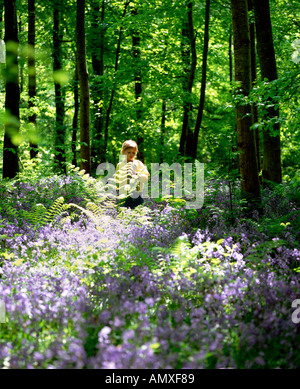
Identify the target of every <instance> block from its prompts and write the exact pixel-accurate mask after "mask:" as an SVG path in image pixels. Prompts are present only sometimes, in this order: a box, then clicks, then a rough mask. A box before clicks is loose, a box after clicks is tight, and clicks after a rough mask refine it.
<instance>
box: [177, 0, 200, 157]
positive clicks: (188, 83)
mask: <svg viewBox="0 0 300 389" xmlns="http://www.w3.org/2000/svg"><path fill="white" fill-rule="evenodd" d="M186 7H187V15H186V16H185V20H184V22H183V29H182V43H181V47H182V50H181V54H182V60H183V64H184V65H183V66H184V78H183V96H184V97H183V100H184V102H183V121H182V129H181V137H180V145H179V153H180V154H181V155H182V156H184V155H187V154H188V155H191V153H190V147H189V146H190V144H191V138H192V131H191V123H190V115H191V110H192V102H191V93H192V88H193V84H194V79H195V71H196V65H197V53H196V36H195V32H194V22H193V2H192V1H189V0H188V2H187V4H186ZM187 146H188V147H187Z"/></svg>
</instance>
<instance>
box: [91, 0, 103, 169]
mask: <svg viewBox="0 0 300 389" xmlns="http://www.w3.org/2000/svg"><path fill="white" fill-rule="evenodd" d="M104 14H105V1H104V0H103V1H102V4H101V8H100V6H99V4H98V2H93V3H92V17H93V21H92V28H93V31H94V32H96V34H95V35H93V37H92V66H93V71H94V74H96V75H97V76H99V82H97V84H96V85H95V88H94V89H95V90H94V91H92V95H93V100H94V112H93V117H94V118H95V119H94V123H93V137H92V142H91V163H92V169H93V170H95V169H96V167H97V164H99V163H100V162H104V161H105V154H104V115H105V109H104V104H103V103H104V92H103V75H104V35H105V27H104ZM105 149H106V148H105Z"/></svg>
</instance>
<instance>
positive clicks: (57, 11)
mask: <svg viewBox="0 0 300 389" xmlns="http://www.w3.org/2000/svg"><path fill="white" fill-rule="evenodd" d="M61 5H62V1H61V2H59V1H58V0H55V2H54V4H53V6H54V8H53V73H54V75H55V72H57V71H59V70H61V69H62V54H61V42H62V30H61V28H60V19H61ZM54 87H55V108H56V123H55V141H54V154H55V157H54V158H55V163H56V164H57V166H58V169H59V171H62V172H64V173H65V172H66V164H65V162H66V157H65V126H64V118H65V102H64V95H63V91H62V87H61V85H60V83H59V82H58V80H56V78H55V77H54Z"/></svg>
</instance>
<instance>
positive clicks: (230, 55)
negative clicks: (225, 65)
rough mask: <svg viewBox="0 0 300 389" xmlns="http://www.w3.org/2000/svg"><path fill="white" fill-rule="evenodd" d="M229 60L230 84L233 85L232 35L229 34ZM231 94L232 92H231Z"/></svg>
mask: <svg viewBox="0 0 300 389" xmlns="http://www.w3.org/2000/svg"><path fill="white" fill-rule="evenodd" d="M228 58H229V82H230V85H232V81H233V66H232V34H229V39H228ZM230 92H231V90H230Z"/></svg>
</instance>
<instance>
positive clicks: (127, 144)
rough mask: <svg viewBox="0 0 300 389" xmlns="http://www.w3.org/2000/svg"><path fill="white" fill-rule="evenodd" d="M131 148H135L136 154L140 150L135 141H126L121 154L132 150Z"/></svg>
mask: <svg viewBox="0 0 300 389" xmlns="http://www.w3.org/2000/svg"><path fill="white" fill-rule="evenodd" d="M130 148H133V149H136V152H138V151H139V149H138V145H137V144H136V142H135V141H134V140H131V139H129V140H126V141H125V142H124V143H123V144H122V150H121V152H122V153H123V152H124V151H125V150H127V149H130Z"/></svg>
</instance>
